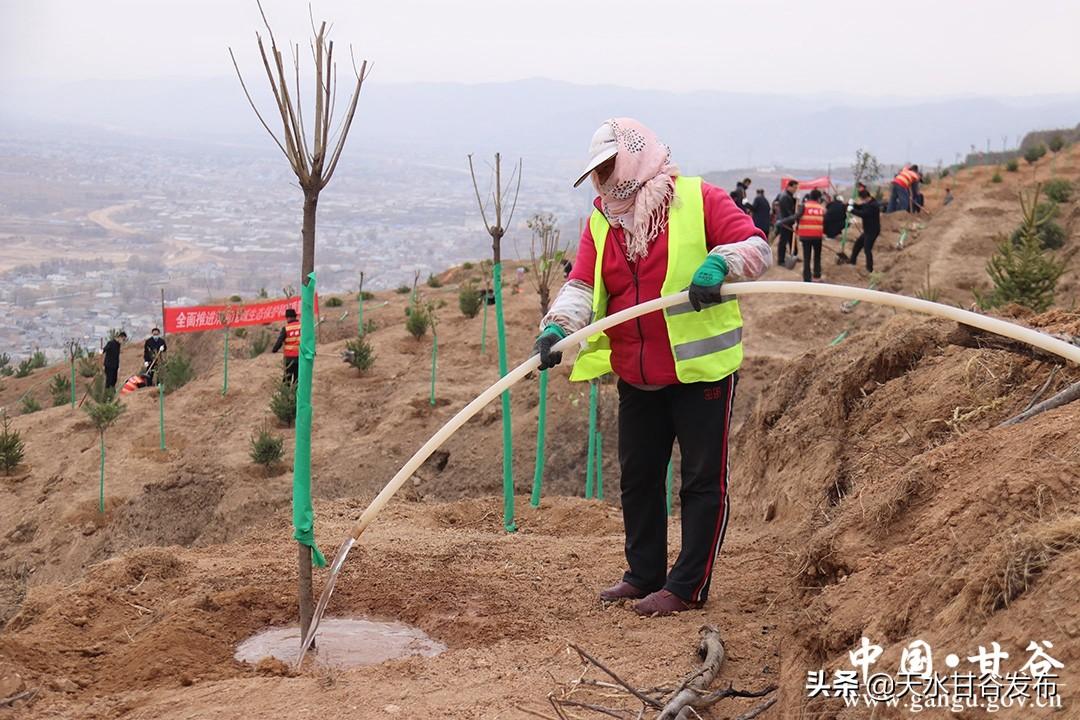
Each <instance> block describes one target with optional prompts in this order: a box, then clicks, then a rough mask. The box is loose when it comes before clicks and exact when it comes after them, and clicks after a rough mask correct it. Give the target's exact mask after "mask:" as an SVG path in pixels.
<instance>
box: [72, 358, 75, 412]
mask: <svg viewBox="0 0 1080 720" xmlns="http://www.w3.org/2000/svg"><path fill="white" fill-rule="evenodd" d="M71 407H73V408H74V407H75V358H74V357H73V358H71Z"/></svg>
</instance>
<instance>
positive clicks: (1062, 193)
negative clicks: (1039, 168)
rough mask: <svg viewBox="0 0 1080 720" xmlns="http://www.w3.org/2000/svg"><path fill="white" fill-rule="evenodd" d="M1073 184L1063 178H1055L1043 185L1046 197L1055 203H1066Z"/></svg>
mask: <svg viewBox="0 0 1080 720" xmlns="http://www.w3.org/2000/svg"><path fill="white" fill-rule="evenodd" d="M1072 191H1073V184H1072V183H1071V182H1069V181H1068V180H1066V179H1064V178H1055V179H1053V180H1050V181H1049V182H1047V183H1046V184H1045V185H1043V192H1045V193H1046V198H1047V199H1048V200H1052V201H1054V202H1056V203H1067V202H1069V198H1071V197H1072Z"/></svg>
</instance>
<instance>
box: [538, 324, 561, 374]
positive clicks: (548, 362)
mask: <svg viewBox="0 0 1080 720" xmlns="http://www.w3.org/2000/svg"><path fill="white" fill-rule="evenodd" d="M565 337H566V331H565V330H563V329H562V328H561V327H559V326H558V325H548V326H547V327H545V328H544V331H543V332H542V333H540V336H539V337H537V338H536V343H535V344H534V345H533V354H539V355H540V369H541V370H547V369H548V368H553V367H555V366H556V365H558V364H559V363H560V362H562V353H561V352H552V350H551V348H552V346H553V345H555V343H557V342H559V341H560V340H562V339H563V338H565Z"/></svg>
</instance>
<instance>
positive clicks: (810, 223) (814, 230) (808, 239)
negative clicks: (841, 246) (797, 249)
mask: <svg viewBox="0 0 1080 720" xmlns="http://www.w3.org/2000/svg"><path fill="white" fill-rule="evenodd" d="M798 218H799V226H798V227H799V240H800V241H801V242H802V250H803V259H802V279H803V282H810V281H811V277H810V275H811V273H810V254H811V253H813V255H814V258H813V261H814V268H813V281H814V282H821V236H822V235H823V234H824V232H825V206H824V205H822V204H821V191H820V190H818V189H816V188H815V189H814V190H811V191H810V194H809V195H808V196H807V197H806V199H805V200H803V202H802V205H800V206H799V212H798Z"/></svg>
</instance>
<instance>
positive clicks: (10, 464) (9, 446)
mask: <svg viewBox="0 0 1080 720" xmlns="http://www.w3.org/2000/svg"><path fill="white" fill-rule="evenodd" d="M25 452H26V446H25V445H24V444H23V441H22V438H21V437H20V435H19V431H18V430H15V429H13V428H12V427H11V418H9V417H8V414H7V411H0V468H2V469H3V470H4V474H5V475H10V474H11V471H12V470H14V469H15V468H16V467H17V466H18V464H19V463H21V462H22V460H23V456H24V454H25Z"/></svg>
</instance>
